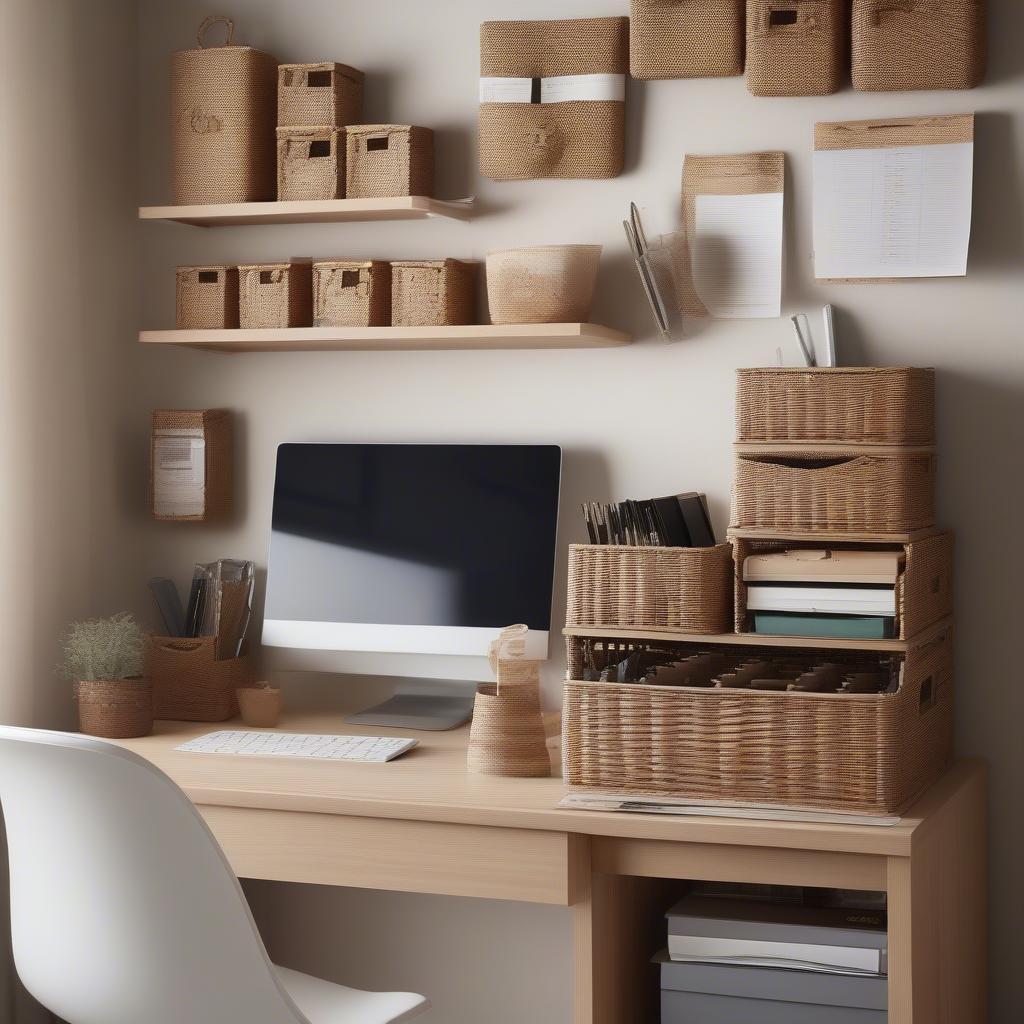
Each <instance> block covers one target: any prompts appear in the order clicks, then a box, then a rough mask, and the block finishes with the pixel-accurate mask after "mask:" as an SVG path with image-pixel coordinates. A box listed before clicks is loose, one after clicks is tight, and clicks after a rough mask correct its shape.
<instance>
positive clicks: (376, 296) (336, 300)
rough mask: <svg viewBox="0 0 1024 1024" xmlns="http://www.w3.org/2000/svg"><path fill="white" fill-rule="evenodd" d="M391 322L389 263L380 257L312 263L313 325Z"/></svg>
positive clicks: (360, 324) (358, 324)
mask: <svg viewBox="0 0 1024 1024" xmlns="http://www.w3.org/2000/svg"><path fill="white" fill-rule="evenodd" d="M390 323H391V267H390V265H389V264H388V263H385V262H384V261H383V260H334V261H331V262H324V263H314V264H313V324H314V326H316V327H387V326H388V325H390Z"/></svg>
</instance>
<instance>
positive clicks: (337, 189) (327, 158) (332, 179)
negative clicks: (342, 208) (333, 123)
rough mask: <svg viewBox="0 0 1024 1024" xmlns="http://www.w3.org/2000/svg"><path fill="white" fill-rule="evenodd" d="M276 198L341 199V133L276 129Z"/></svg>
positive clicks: (343, 173) (343, 159) (342, 146)
mask: <svg viewBox="0 0 1024 1024" xmlns="http://www.w3.org/2000/svg"><path fill="white" fill-rule="evenodd" d="M277 198H278V199H279V200H281V201H282V202H284V201H287V200H290V199H298V200H303V199H305V200H316V199H344V198H345V132H344V129H341V130H339V129H337V128H278V129H277Z"/></svg>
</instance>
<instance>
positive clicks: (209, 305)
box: [174, 266, 238, 331]
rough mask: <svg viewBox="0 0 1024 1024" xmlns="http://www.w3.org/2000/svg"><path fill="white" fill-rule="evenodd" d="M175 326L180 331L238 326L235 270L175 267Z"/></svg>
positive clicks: (207, 267)
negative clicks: (176, 270) (176, 269)
mask: <svg viewBox="0 0 1024 1024" xmlns="http://www.w3.org/2000/svg"><path fill="white" fill-rule="evenodd" d="M174 312H175V326H176V327H177V328H178V330H179V331H189V330H195V331H204V330H224V329H231V328H233V327H237V326H238V267H228V266H205V267H178V272H177V287H176V296H175V309H174Z"/></svg>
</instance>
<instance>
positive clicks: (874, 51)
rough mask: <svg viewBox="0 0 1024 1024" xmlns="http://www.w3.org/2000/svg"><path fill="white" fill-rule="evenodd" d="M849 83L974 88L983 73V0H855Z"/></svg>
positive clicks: (872, 87) (889, 88) (880, 88)
mask: <svg viewBox="0 0 1024 1024" xmlns="http://www.w3.org/2000/svg"><path fill="white" fill-rule="evenodd" d="M852 49H853V87H854V88H855V89H861V90H864V91H867V92H899V91H910V90H914V89H973V88H974V87H975V86H978V85H980V84H981V82H982V80H983V79H984V77H985V63H986V57H985V49H986V47H985V0H941V2H939V0H853V46H852Z"/></svg>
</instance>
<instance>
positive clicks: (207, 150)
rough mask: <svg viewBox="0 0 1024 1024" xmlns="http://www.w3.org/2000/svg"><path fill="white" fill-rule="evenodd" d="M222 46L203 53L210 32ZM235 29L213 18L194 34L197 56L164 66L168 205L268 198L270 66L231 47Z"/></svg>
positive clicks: (189, 53)
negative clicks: (217, 31) (216, 31)
mask: <svg viewBox="0 0 1024 1024" xmlns="http://www.w3.org/2000/svg"><path fill="white" fill-rule="evenodd" d="M218 23H222V24H224V25H225V26H226V27H227V45H224V46H214V47H209V48H206V47H205V46H204V41H205V38H206V32H207V30H208V29H210V28H211V27H212V26H213V25H215V24H218ZM233 32H234V24H233V22H232V21H231V20H230V19H229V18H224V17H221V16H213V17H209V18H207V19H206V20H205V21H204V22H203V23H202V25H200V27H199V33H198V43H199V48H198V49H195V50H179V51H178V52H177V53H175V54H174V57H173V58H172V61H171V128H172V149H173V170H172V181H173V194H174V202H175V203H248V202H263V201H266V200H271V199H273V198H274V115H275V112H276V111H275V107H276V94H277V61H276V60H275V59H274V58H273V57H271V56H270V54H269V53H262V52H261V51H259V50H254V49H252V47H249V46H234V45H232V43H231V39H232V34H233Z"/></svg>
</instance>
